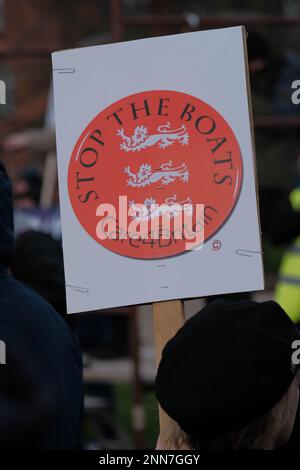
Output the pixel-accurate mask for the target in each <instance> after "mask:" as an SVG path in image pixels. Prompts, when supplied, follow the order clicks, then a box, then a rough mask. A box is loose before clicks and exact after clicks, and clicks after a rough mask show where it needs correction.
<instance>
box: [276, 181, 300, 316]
mask: <svg viewBox="0 0 300 470" xmlns="http://www.w3.org/2000/svg"><path fill="white" fill-rule="evenodd" d="M290 202H291V205H292V207H293V209H294V210H295V211H300V188H295V189H294V190H293V191H292V192H291V194H290ZM299 232H300V227H299ZM275 300H276V302H278V303H279V304H280V305H281V307H282V308H283V309H284V310H285V311H286V313H287V314H288V315H289V317H290V318H291V320H293V322H294V323H299V322H300V235H299V237H297V238H296V239H295V240H294V242H293V243H292V244H291V246H290V247H289V248H288V250H287V251H286V253H285V254H284V255H283V258H282V261H281V266H280V269H279V277H278V281H277V283H276V287H275Z"/></svg>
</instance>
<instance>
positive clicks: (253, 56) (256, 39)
mask: <svg viewBox="0 0 300 470" xmlns="http://www.w3.org/2000/svg"><path fill="white" fill-rule="evenodd" d="M247 49H248V61H249V70H250V73H251V74H255V73H258V72H263V71H264V70H265V69H266V67H267V66H268V63H269V61H270V57H271V52H270V47H269V44H268V42H267V40H266V39H265V38H264V36H262V35H260V34H258V33H256V32H254V31H249V33H248V38H247Z"/></svg>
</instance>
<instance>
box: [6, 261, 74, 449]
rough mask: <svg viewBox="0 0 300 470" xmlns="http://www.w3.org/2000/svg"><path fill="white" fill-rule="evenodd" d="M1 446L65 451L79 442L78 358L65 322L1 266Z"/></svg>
mask: <svg viewBox="0 0 300 470" xmlns="http://www.w3.org/2000/svg"><path fill="white" fill-rule="evenodd" d="M0 340H2V341H4V342H5V344H6V364H5V365H3V364H1V365H0V448H2V449H3V448H36V449H47V448H50V449H60V448H61V449H68V448H74V447H76V446H77V445H78V442H79V428H80V416H81V409H82V400H83V385H82V361H81V352H80V348H79V346H78V344H77V341H76V340H75V339H74V338H73V336H72V334H71V333H70V331H69V329H68V327H67V325H66V324H65V322H64V320H62V319H61V318H60V316H59V315H58V314H57V313H56V311H55V310H54V309H53V308H52V307H51V306H50V305H49V304H48V303H47V302H46V301H45V300H43V299H42V298H41V297H40V296H38V295H37V294H36V293H35V292H33V291H32V290H30V289H28V288H27V287H25V286H24V285H23V284H21V283H20V282H18V281H16V280H15V279H14V278H12V277H9V276H8V275H7V273H6V270H5V268H4V266H3V265H1V264H0Z"/></svg>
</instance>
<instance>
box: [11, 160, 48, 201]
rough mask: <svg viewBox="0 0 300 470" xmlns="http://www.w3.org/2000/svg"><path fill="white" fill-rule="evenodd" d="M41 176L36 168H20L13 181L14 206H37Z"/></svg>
mask: <svg viewBox="0 0 300 470" xmlns="http://www.w3.org/2000/svg"><path fill="white" fill-rule="evenodd" d="M41 188H42V177H41V173H40V171H39V169H38V168H35V167H29V168H26V169H25V170H22V171H21V172H20V173H19V174H18V175H17V178H16V180H15V182H14V191H13V199H14V206H15V207H16V208H32V207H37V206H38V205H39V202H40V197H41Z"/></svg>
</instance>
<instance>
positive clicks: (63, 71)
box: [53, 67, 75, 73]
mask: <svg viewBox="0 0 300 470" xmlns="http://www.w3.org/2000/svg"><path fill="white" fill-rule="evenodd" d="M53 70H54V71H55V72H58V73H75V69H74V68H73V67H66V68H62V69H53Z"/></svg>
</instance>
